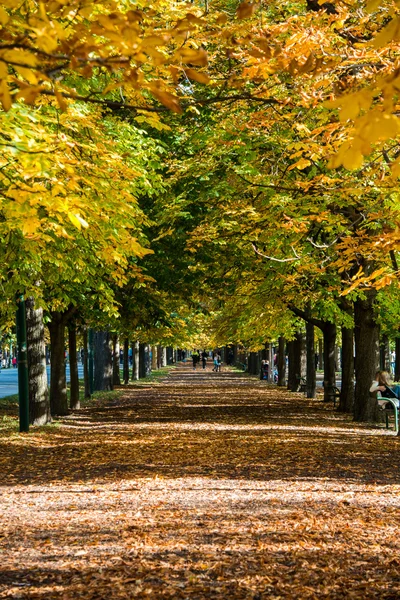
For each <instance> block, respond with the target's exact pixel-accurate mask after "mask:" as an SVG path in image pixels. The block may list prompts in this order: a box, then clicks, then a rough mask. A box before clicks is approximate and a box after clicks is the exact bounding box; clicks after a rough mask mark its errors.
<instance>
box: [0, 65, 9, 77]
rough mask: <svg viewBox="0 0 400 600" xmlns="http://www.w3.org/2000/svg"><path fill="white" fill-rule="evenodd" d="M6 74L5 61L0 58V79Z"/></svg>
mask: <svg viewBox="0 0 400 600" xmlns="http://www.w3.org/2000/svg"><path fill="white" fill-rule="evenodd" d="M7 75H8V69H7V65H6V63H5V62H3V61H2V60H0V79H6V78H7Z"/></svg>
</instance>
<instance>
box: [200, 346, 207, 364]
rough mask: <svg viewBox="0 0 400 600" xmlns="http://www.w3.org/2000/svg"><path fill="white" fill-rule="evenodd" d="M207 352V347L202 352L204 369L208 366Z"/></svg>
mask: <svg viewBox="0 0 400 600" xmlns="http://www.w3.org/2000/svg"><path fill="white" fill-rule="evenodd" d="M207 356H208V355H207V352H206V351H205V349H204V350H203V352H202V353H201V362H202V364H203V369H205V368H206V365H207Z"/></svg>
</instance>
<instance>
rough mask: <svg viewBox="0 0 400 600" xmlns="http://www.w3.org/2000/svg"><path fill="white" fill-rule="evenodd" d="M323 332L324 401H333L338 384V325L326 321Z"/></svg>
mask: <svg viewBox="0 0 400 600" xmlns="http://www.w3.org/2000/svg"><path fill="white" fill-rule="evenodd" d="M322 332H323V334H324V402H333V401H334V399H335V396H334V393H335V392H334V387H335V385H336V372H335V344H336V325H335V324H334V323H330V322H329V321H325V322H324V323H323V328H322Z"/></svg>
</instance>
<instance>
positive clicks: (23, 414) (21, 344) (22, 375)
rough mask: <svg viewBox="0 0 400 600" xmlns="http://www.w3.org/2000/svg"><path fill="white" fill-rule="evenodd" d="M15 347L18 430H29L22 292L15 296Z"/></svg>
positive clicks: (26, 355)
mask: <svg viewBox="0 0 400 600" xmlns="http://www.w3.org/2000/svg"><path fill="white" fill-rule="evenodd" d="M16 324H17V348H18V398H19V430H20V432H26V433H27V432H28V431H29V384H28V345H27V339H26V309H25V299H24V296H23V294H19V295H18V296H17V315H16Z"/></svg>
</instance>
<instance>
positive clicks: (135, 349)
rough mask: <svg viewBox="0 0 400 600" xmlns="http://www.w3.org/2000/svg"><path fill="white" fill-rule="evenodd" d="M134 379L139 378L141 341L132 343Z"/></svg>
mask: <svg viewBox="0 0 400 600" xmlns="http://www.w3.org/2000/svg"><path fill="white" fill-rule="evenodd" d="M132 380H133V381H138V380H139V342H133V343H132Z"/></svg>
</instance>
